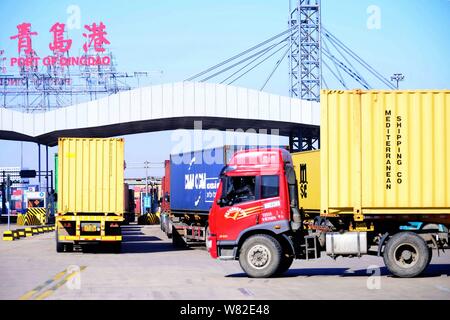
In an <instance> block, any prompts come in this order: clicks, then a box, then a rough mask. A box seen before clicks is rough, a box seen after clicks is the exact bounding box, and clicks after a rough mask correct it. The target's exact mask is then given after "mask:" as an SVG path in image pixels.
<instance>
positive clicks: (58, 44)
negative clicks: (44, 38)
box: [49, 22, 72, 53]
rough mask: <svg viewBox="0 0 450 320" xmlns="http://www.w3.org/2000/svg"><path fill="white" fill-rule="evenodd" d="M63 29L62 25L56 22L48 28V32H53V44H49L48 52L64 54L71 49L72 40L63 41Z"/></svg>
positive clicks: (63, 25)
mask: <svg viewBox="0 0 450 320" xmlns="http://www.w3.org/2000/svg"><path fill="white" fill-rule="evenodd" d="M65 27H66V25H65V24H64V23H59V22H57V23H55V24H54V25H53V26H52V27H51V28H50V32H53V42H52V43H50V44H49V48H50V50H52V51H54V52H60V53H64V52H67V51H69V50H70V48H71V47H72V39H64V29H65Z"/></svg>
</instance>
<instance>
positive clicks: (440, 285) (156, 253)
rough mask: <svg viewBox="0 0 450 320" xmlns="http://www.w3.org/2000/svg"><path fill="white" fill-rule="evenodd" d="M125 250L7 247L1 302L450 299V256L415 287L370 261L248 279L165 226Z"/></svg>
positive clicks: (321, 264)
mask: <svg viewBox="0 0 450 320" xmlns="http://www.w3.org/2000/svg"><path fill="white" fill-rule="evenodd" d="M4 229H5V225H1V226H0V231H3V230H4ZM122 249H123V250H122V251H123V252H122V253H121V254H114V253H109V252H107V251H105V250H103V251H102V252H98V251H97V249H96V248H95V247H90V248H89V247H87V248H85V250H84V251H80V252H72V253H56V250H55V239H54V233H47V234H41V235H37V236H33V237H31V238H26V239H21V240H16V241H13V242H6V241H1V242H0V260H1V265H2V267H1V271H0V299H19V298H22V299H28V300H34V299H170V300H173V299H271V300H274V299H352V300H354V299H450V277H449V276H450V253H446V254H444V255H441V256H440V257H437V255H436V252H435V256H434V257H433V260H432V264H431V265H430V267H429V268H428V269H427V271H426V272H425V274H424V275H423V276H421V277H419V278H414V279H399V278H394V277H392V276H390V275H389V274H388V272H387V271H386V269H385V267H384V264H383V260H382V259H381V258H378V257H372V256H365V257H362V258H359V259H358V258H353V259H350V258H338V259H337V260H336V261H334V260H332V259H331V258H329V257H322V258H320V259H318V260H315V261H295V262H294V264H293V265H292V267H291V269H290V270H289V272H288V273H287V274H286V275H284V276H283V277H278V278H271V279H250V278H248V277H247V276H246V275H245V274H244V273H243V272H242V270H241V268H240V266H239V263H238V262H225V261H218V260H213V259H211V258H210V257H209V255H208V253H207V252H206V251H205V250H204V249H203V248H202V247H199V248H194V249H187V250H175V249H174V248H173V247H172V244H171V242H170V240H169V239H167V238H166V237H165V235H164V234H163V233H162V232H161V231H160V230H159V226H137V225H130V226H125V227H124V243H123V247H122Z"/></svg>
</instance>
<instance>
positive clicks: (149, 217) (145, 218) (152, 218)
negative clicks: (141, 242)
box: [138, 213, 159, 224]
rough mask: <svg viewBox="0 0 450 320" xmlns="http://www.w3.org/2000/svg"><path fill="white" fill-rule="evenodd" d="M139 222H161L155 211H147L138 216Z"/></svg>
mask: <svg viewBox="0 0 450 320" xmlns="http://www.w3.org/2000/svg"><path fill="white" fill-rule="evenodd" d="M138 224H159V218H158V216H157V215H156V214H155V213H147V214H144V215H142V216H140V217H139V218H138Z"/></svg>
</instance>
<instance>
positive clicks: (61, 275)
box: [19, 266, 86, 300]
mask: <svg viewBox="0 0 450 320" xmlns="http://www.w3.org/2000/svg"><path fill="white" fill-rule="evenodd" d="M84 269H86V267H85V266H82V267H80V271H79V272H81V271H83V270H84ZM79 272H78V271H77V272H73V273H69V274H66V273H67V269H65V270H64V271H61V272H59V273H57V274H56V275H55V276H54V277H53V278H50V279H48V280H47V281H45V282H44V283H42V284H40V285H39V286H37V287H36V288H34V289H32V290H30V291H28V292H27V293H25V294H24V295H23V296H21V297H20V298H19V300H30V299H31V298H32V297H33V296H34V295H36V294H38V293H39V292H40V291H42V290H43V289H44V288H46V287H48V286H50V285H51V284H53V283H55V282H57V281H58V280H60V279H61V278H63V279H62V281H60V282H58V283H56V285H54V286H53V287H52V288H51V289H49V290H46V291H45V292H44V293H42V294H40V295H38V296H37V297H35V298H34V299H36V300H42V299H45V298H46V297H48V296H49V295H51V294H52V293H53V292H54V291H55V290H56V289H58V288H60V287H61V286H62V285H64V284H65V283H66V282H67V281H69V280H70V279H71V278H72V277H74V276H75V275H76V274H78V273H79ZM64 275H65V276H64Z"/></svg>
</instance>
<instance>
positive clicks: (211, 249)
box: [206, 235, 218, 259]
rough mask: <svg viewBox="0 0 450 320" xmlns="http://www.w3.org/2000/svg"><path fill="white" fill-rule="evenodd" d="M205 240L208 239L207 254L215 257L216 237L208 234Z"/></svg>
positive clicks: (216, 256)
mask: <svg viewBox="0 0 450 320" xmlns="http://www.w3.org/2000/svg"><path fill="white" fill-rule="evenodd" d="M206 241H210V243H209V245H208V248H209V254H210V255H211V257H212V258H213V259H217V258H218V255H217V237H216V236H213V235H210V236H209V237H208V239H206Z"/></svg>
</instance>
